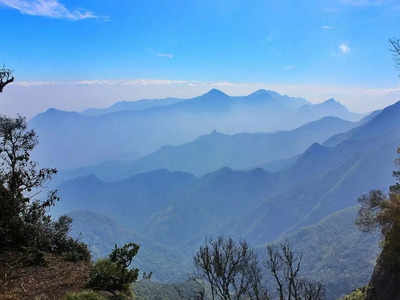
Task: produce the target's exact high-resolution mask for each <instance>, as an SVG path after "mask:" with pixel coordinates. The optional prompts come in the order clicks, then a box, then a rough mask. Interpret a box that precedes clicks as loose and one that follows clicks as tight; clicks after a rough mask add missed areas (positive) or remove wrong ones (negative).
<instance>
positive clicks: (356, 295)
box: [340, 287, 367, 300]
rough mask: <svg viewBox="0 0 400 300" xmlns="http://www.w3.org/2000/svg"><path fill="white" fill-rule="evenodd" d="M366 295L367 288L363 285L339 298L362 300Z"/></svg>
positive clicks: (342, 299)
mask: <svg viewBox="0 0 400 300" xmlns="http://www.w3.org/2000/svg"><path fill="white" fill-rule="evenodd" d="M366 296H367V288H366V287H363V288H360V289H356V290H354V291H353V292H352V293H351V294H348V295H346V296H344V297H343V298H341V299H340V300H364V299H365V298H366Z"/></svg>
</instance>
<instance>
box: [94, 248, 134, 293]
mask: <svg viewBox="0 0 400 300" xmlns="http://www.w3.org/2000/svg"><path fill="white" fill-rule="evenodd" d="M138 251H139V246H138V245H136V244H134V243H129V244H126V245H124V246H123V247H122V248H118V247H117V245H115V248H114V250H113V251H112V252H111V254H110V255H109V258H106V259H100V260H98V261H97V262H96V263H95V264H94V265H93V267H92V269H91V271H90V278H89V282H88V284H87V286H88V287H89V288H91V289H94V290H103V291H108V292H110V293H112V294H113V295H115V296H116V295H118V293H123V294H124V295H127V296H129V295H130V294H131V290H130V285H131V284H132V283H133V282H135V281H136V280H137V278H138V275H139V270H138V269H129V266H130V265H131V263H132V261H133V259H134V257H135V256H136V254H137V252H138Z"/></svg>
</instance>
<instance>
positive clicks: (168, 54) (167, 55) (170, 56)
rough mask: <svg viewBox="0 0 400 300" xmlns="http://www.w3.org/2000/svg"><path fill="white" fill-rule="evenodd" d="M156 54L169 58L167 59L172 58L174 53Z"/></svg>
mask: <svg viewBox="0 0 400 300" xmlns="http://www.w3.org/2000/svg"><path fill="white" fill-rule="evenodd" d="M157 56H159V57H166V58H169V59H172V58H174V55H173V54H171V53H157Z"/></svg>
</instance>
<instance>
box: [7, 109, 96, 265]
mask: <svg viewBox="0 0 400 300" xmlns="http://www.w3.org/2000/svg"><path fill="white" fill-rule="evenodd" d="M37 144H38V138H37V136H36V133H35V132H34V131H33V130H28V129H27V124H26V121H25V118H23V117H21V116H18V117H17V118H15V119H14V118H9V117H6V116H0V236H1V239H0V251H1V250H6V249H10V248H11V249H16V248H18V249H22V248H27V247H28V248H32V249H35V250H41V251H46V252H56V253H60V254H65V253H69V254H70V255H71V254H72V256H74V257H75V258H77V259H79V257H81V258H82V259H86V260H88V259H89V258H90V254H89V251H88V250H87V247H86V245H84V244H83V243H80V242H78V241H76V240H73V239H72V238H70V237H68V231H69V228H70V224H71V222H72V220H71V218H69V217H66V216H63V217H61V218H60V219H59V220H57V221H53V220H52V219H51V217H50V216H49V215H48V209H49V208H50V207H52V206H53V205H54V204H55V202H56V201H57V200H59V198H58V196H57V193H56V191H50V192H49V193H48V196H47V198H46V199H45V200H43V201H42V200H40V199H38V198H36V197H38V195H39V194H40V193H41V192H42V191H43V187H44V184H45V183H46V182H47V181H48V180H50V179H51V177H52V176H53V175H54V174H56V173H57V170H56V169H39V168H38V165H37V163H36V162H34V161H32V160H31V152H32V150H33V149H34V147H35V146H36V145H37ZM72 252H74V253H72Z"/></svg>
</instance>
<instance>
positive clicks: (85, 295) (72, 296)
mask: <svg viewBox="0 0 400 300" xmlns="http://www.w3.org/2000/svg"><path fill="white" fill-rule="evenodd" d="M64 300H106V298H105V297H103V296H102V295H99V294H97V293H96V292H93V291H83V292H79V293H68V294H67V295H65V297H64Z"/></svg>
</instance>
